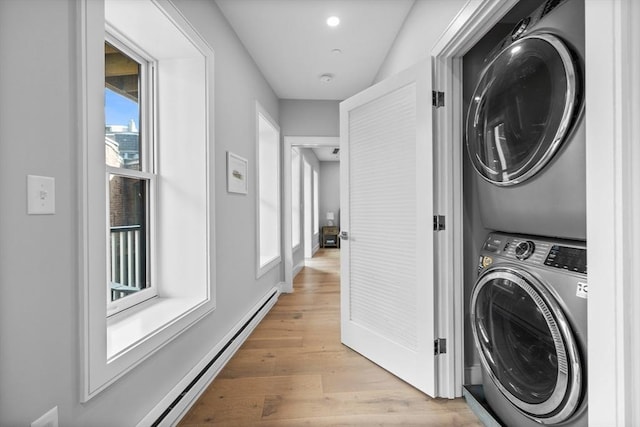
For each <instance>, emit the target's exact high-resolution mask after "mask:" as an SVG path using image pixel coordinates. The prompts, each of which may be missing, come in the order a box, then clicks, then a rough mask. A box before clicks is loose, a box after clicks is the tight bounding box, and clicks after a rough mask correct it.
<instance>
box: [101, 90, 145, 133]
mask: <svg viewBox="0 0 640 427" xmlns="http://www.w3.org/2000/svg"><path fill="white" fill-rule="evenodd" d="M104 115H105V124H107V125H124V126H126V125H128V124H129V120H131V119H133V121H134V122H135V124H136V127H137V128H138V129H139V128H140V123H138V121H139V116H140V113H139V112H138V103H137V102H133V101H132V100H130V99H128V98H125V97H124V96H122V95H120V94H118V93H116V92H114V91H112V90H111V89H106V88H105V90H104Z"/></svg>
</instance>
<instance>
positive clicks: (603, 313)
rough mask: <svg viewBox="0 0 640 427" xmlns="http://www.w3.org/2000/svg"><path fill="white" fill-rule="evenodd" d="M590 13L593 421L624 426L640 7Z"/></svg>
mask: <svg viewBox="0 0 640 427" xmlns="http://www.w3.org/2000/svg"><path fill="white" fill-rule="evenodd" d="M585 13H586V22H585V24H586V25H585V28H586V40H585V46H586V54H585V57H586V58H585V59H586V68H587V70H588V71H587V73H586V101H585V104H586V105H588V106H589V105H591V106H594V105H595V106H597V107H596V108H587V109H586V124H587V188H588V192H587V241H588V242H589V246H588V257H589V282H590V284H591V287H590V288H591V289H590V292H589V294H590V295H589V305H588V310H589V325H588V328H589V329H588V331H589V333H588V349H589V391H588V393H589V411H590V412H589V424H590V425H605V424H606V425H608V426H619V427H622V426H627V425H638V423H640V409H639V407H638V406H639V405H638V399H639V393H640V390H639V388H640V370H639V369H638V359H637V358H638V357H640V338H639V337H638V334H640V327H639V326H638V321H639V320H640V315H639V312H640V294H639V292H638V289H637V288H638V286H637V283H638V279H640V265H639V263H638V262H637V257H638V255H639V254H640V243H639V242H640V240H639V239H640V221H639V220H638V218H639V216H638V213H639V212H640V210H639V208H640V196H639V195H638V193H637V189H638V186H637V183H638V179H640V174H639V172H638V167H637V165H638V163H639V162H640V150H639V149H638V146H637V141H638V138H640V129H639V124H638V119H637V117H638V113H639V112H640V100H639V98H638V95H639V92H640V87H639V84H638V78H637V75H638V74H637V73H638V70H639V69H640V68H639V67H640V55H638V53H637V52H638V47H639V43H638V29H637V26H636V25H635V23H636V22H637V19H639V18H640V9H639V8H638V4H637V2H636V0H618V1H611V2H600V1H595V0H587V1H586V2H585ZM603 141H604V142H605V143H603ZM603 221H605V222H603ZM603 224H607V226H603ZM592 260H596V262H592ZM603 349H606V351H603Z"/></svg>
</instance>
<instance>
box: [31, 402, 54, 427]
mask: <svg viewBox="0 0 640 427" xmlns="http://www.w3.org/2000/svg"><path fill="white" fill-rule="evenodd" d="M31 427H58V407H57V406H56V407H54V408H51V409H50V410H49V411H48V412H47V413H46V414H44V415H43V416H41V417H40V418H38V419H37V420H35V421H34V422H32V423H31Z"/></svg>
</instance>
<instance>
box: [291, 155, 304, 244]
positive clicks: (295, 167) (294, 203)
mask: <svg viewBox="0 0 640 427" xmlns="http://www.w3.org/2000/svg"><path fill="white" fill-rule="evenodd" d="M301 178H302V153H301V152H300V150H299V149H298V148H297V147H292V148H291V248H292V250H294V251H295V250H297V249H298V248H299V247H300V245H301V244H302V209H300V206H301V200H302V197H301V191H302V185H301V183H302V179H301ZM296 225H297V227H295V226H296Z"/></svg>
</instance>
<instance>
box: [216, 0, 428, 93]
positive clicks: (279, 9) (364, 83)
mask: <svg viewBox="0 0 640 427" xmlns="http://www.w3.org/2000/svg"><path fill="white" fill-rule="evenodd" d="M215 1H216V3H217V4H218V6H219V7H220V9H221V11H222V13H223V14H224V15H225V17H226V18H227V20H228V21H229V23H230V24H231V26H232V27H233V29H234V30H235V32H236V34H237V35H238V37H239V38H240V40H241V41H242V43H243V44H244V46H245V47H246V49H247V50H248V51H249V54H250V55H251V56H252V57H253V60H254V61H255V62H256V64H257V65H258V67H259V68H260V70H261V71H262V74H264V76H265V78H266V79H267V81H268V82H269V84H270V85H271V87H272V88H273V90H274V91H275V93H276V95H277V96H278V97H279V98H280V99H310V100H313V99H324V100H343V99H346V98H348V97H350V96H352V95H354V94H356V93H358V92H360V91H362V90H363V89H365V88H367V87H369V86H370V85H371V84H372V83H373V81H374V79H375V76H376V74H377V73H378V70H379V68H380V66H381V64H382V62H383V61H384V59H385V57H386V55H387V53H388V52H389V49H390V48H391V45H392V44H393V42H394V40H395V38H396V35H397V34H398V31H399V30H400V28H401V27H402V25H403V23H404V20H405V18H406V16H407V14H408V13H409V10H410V9H411V7H412V6H413V3H414V1H415V0H215ZM330 16H337V17H339V18H340V24H339V25H338V26H336V27H329V26H328V25H327V22H326V21H327V18H329V17H330ZM335 49H339V50H340V52H336V51H335ZM323 74H330V75H331V76H332V79H331V81H330V82H323V81H321V79H320V77H321V76H322V75H323Z"/></svg>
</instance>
